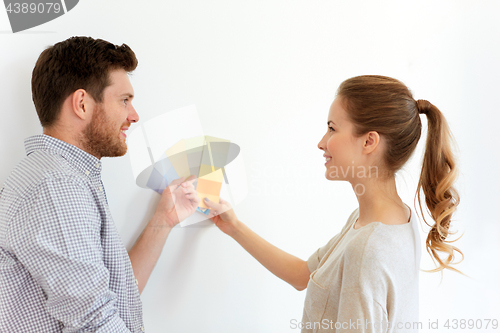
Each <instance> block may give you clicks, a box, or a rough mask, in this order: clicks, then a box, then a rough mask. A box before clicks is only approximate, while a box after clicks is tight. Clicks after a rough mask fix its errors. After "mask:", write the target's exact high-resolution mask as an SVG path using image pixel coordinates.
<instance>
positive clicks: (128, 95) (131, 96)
mask: <svg viewBox="0 0 500 333" xmlns="http://www.w3.org/2000/svg"><path fill="white" fill-rule="evenodd" d="M123 96H127V97H130V98H134V95H133V94H131V93H125V94H121V95H120V97H123Z"/></svg>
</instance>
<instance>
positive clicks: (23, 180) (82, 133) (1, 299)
mask: <svg viewBox="0 0 500 333" xmlns="http://www.w3.org/2000/svg"><path fill="white" fill-rule="evenodd" d="M136 67H137V59H136V57H135V54H134V52H133V51H132V50H131V49H130V48H129V47H128V46H127V45H125V44H123V45H121V46H116V45H114V44H111V43H109V42H106V41H104V40H100V39H97V40H94V39H92V38H90V37H72V38H69V39H67V40H65V41H63V42H60V43H57V44H55V45H54V46H52V47H49V48H48V49H46V50H44V51H43V52H42V53H41V55H40V57H39V59H38V61H37V63H36V65H35V68H34V70H33V77H32V93H33V102H34V104H35V107H36V110H37V113H38V116H39V118H40V122H41V124H42V126H43V133H44V134H42V135H36V136H33V137H30V138H28V139H26V141H25V146H26V154H27V157H26V158H25V159H24V160H23V161H21V162H20V163H19V165H18V166H17V167H16V168H15V169H14V170H13V172H12V173H11V175H10V176H9V178H8V179H7V180H6V182H5V184H4V187H3V188H1V189H0V332H37V333H38V332H44V333H45V332H94V331H98V332H142V331H144V325H143V319H142V305H141V301H140V298H139V294H140V292H142V290H143V289H144V286H145V285H146V282H147V280H148V278H149V276H150V274H151V272H152V270H153V268H154V266H155V264H156V262H157V260H158V258H159V256H160V253H161V250H162V248H163V245H164V244H165V241H166V239H167V236H168V234H169V232H170V230H171V229H172V228H173V227H174V226H175V225H177V224H178V223H179V222H180V221H181V220H183V219H185V218H186V217H188V216H189V215H191V214H192V213H193V212H194V211H195V209H196V207H197V206H198V203H199V201H200V199H199V198H198V196H197V194H196V191H195V190H194V187H193V184H192V183H193V181H194V177H190V178H188V179H187V180H185V181H183V179H179V180H176V181H174V182H172V184H171V185H170V186H169V187H168V188H167V189H166V190H165V191H164V192H163V194H162V197H161V199H160V202H159V204H158V206H157V209H156V212H155V214H154V216H153V218H152V219H151V221H149V223H148V225H147V227H146V228H145V229H144V231H143V233H142V234H141V236H140V237H139V239H138V240H137V242H136V243H135V245H134V246H133V248H132V249H131V250H130V252H129V253H127V251H126V249H125V247H124V246H123V244H122V242H121V240H120V237H119V235H118V233H117V230H116V228H115V225H114V222H113V220H112V218H111V215H110V211H109V208H108V205H107V200H106V195H105V191H104V186H103V184H102V182H101V162H100V159H101V158H102V157H105V156H122V155H124V154H125V153H126V151H127V145H126V143H125V139H126V135H125V131H127V130H128V129H129V127H130V125H131V123H135V122H137V121H138V120H139V116H138V115H137V112H136V111H135V109H134V107H133V106H132V99H133V97H134V91H133V89H132V85H131V84H130V81H129V78H128V75H127V73H128V72H131V71H133V70H134V69H135V68H136Z"/></svg>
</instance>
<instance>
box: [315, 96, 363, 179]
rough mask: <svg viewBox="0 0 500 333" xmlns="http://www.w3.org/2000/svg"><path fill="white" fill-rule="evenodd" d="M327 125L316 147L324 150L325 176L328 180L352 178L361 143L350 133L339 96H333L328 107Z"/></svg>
mask: <svg viewBox="0 0 500 333" xmlns="http://www.w3.org/2000/svg"><path fill="white" fill-rule="evenodd" d="M327 126H328V128H327V131H326V134H325V135H324V136H323V138H322V139H321V141H320V142H319V143H318V148H319V149H321V150H323V151H324V152H325V153H324V155H323V156H324V157H325V158H326V163H325V166H326V172H325V177H326V178H327V179H328V180H352V178H354V177H355V171H356V170H355V167H356V165H357V164H356V163H357V162H359V161H357V160H358V158H357V156H359V155H358V154H360V152H361V151H360V148H359V147H360V146H361V145H360V143H359V142H358V141H359V139H356V138H355V137H354V136H353V135H352V129H353V126H352V123H351V122H350V121H349V120H348V119H347V113H346V111H345V110H344V107H343V106H342V103H341V98H340V97H337V98H335V100H334V101H333V103H332V106H331V107H330V112H329V113H328V119H327ZM358 150H359V151H358Z"/></svg>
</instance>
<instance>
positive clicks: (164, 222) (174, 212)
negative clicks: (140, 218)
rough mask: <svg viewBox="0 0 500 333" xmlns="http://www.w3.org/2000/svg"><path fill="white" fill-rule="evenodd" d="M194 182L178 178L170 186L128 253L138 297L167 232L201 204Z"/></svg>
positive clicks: (192, 177)
mask: <svg viewBox="0 0 500 333" xmlns="http://www.w3.org/2000/svg"><path fill="white" fill-rule="evenodd" d="M194 179H195V177H194V176H191V177H189V178H188V179H186V180H185V181H183V178H181V179H177V180H175V181H173V182H172V183H170V185H169V186H168V187H167V188H166V189H165V190H164V191H163V193H162V195H161V199H160V202H159V203H158V206H157V208H156V212H155V214H154V215H153V218H152V219H151V220H150V221H149V223H148V224H147V226H146V228H145V229H144V231H143V232H142V234H141V235H140V236H139V238H138V239H137V241H136V242H135V244H134V246H133V247H132V249H130V251H129V253H128V255H129V257H130V262H131V263H132V269H133V271H134V275H135V278H136V279H137V282H138V286H139V292H140V293H142V290H143V289H144V287H145V286H146V283H147V282H148V279H149V276H150V275H151V272H152V271H153V268H154V267H155V265H156V262H157V261H158V258H160V254H161V251H162V249H163V246H164V245H165V241H166V240H167V237H168V234H169V233H170V230H172V228H173V227H175V226H176V225H177V224H178V223H179V222H181V221H182V220H184V219H185V218H186V217H188V216H189V215H191V214H193V213H194V211H195V210H196V207H197V206H198V204H199V202H200V199H199V198H198V195H197V193H196V190H195V189H194V186H193V181H194Z"/></svg>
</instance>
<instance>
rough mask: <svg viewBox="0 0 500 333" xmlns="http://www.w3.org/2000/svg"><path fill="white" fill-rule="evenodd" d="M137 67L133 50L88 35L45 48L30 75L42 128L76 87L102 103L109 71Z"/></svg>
mask: <svg viewBox="0 0 500 333" xmlns="http://www.w3.org/2000/svg"><path fill="white" fill-rule="evenodd" d="M136 67H137V58H136V57H135V53H134V51H132V49H130V47H129V46H128V45H126V44H122V45H121V46H118V45H115V44H112V43H110V42H107V41H105V40H102V39H93V38H91V37H71V38H68V39H66V40H65V41H62V42H59V43H57V44H55V45H53V46H50V47H48V48H47V49H45V50H44V51H43V52H42V53H41V54H40V57H38V60H37V62H36V65H35V68H34V69H33V75H32V78H31V91H32V94H33V103H34V104H35V108H36V112H37V113H38V117H39V118H40V123H41V124H42V126H43V127H50V126H52V125H54V123H55V122H56V121H57V119H58V118H59V114H60V112H61V108H62V105H63V103H64V100H65V99H66V98H67V97H68V96H69V95H71V94H72V93H73V92H75V91H76V90H78V89H85V91H87V92H88V93H89V94H90V96H91V97H92V98H93V99H94V100H95V101H96V102H97V103H102V102H103V98H104V88H106V87H107V86H109V85H110V84H111V82H110V79H109V72H110V71H112V70H115V69H121V68H123V69H124V70H125V71H126V72H132V71H133V70H134V69H135V68H136Z"/></svg>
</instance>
